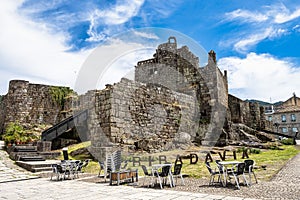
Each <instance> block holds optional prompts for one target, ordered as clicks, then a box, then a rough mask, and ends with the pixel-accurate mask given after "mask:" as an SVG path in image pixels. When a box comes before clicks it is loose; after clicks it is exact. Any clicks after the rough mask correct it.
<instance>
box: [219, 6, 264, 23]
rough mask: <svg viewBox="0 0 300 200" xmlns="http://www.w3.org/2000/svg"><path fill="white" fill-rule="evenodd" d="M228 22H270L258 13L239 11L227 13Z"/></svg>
mask: <svg viewBox="0 0 300 200" xmlns="http://www.w3.org/2000/svg"><path fill="white" fill-rule="evenodd" d="M225 16H226V19H227V20H230V21H232V20H234V19H242V20H243V21H246V22H263V21H266V20H268V16H267V15H265V14H261V13H258V12H251V11H248V10H241V9H237V10H234V11H232V12H229V13H225Z"/></svg>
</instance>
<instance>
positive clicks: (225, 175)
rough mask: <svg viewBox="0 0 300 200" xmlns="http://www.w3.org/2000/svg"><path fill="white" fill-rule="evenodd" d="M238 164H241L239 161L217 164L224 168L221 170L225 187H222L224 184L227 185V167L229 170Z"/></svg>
mask: <svg viewBox="0 0 300 200" xmlns="http://www.w3.org/2000/svg"><path fill="white" fill-rule="evenodd" d="M239 163H243V162H241V161H237V160H234V161H221V162H219V164H220V165H222V166H224V168H225V170H223V171H224V172H223V176H224V181H225V185H224V187H226V183H227V177H228V167H230V169H231V168H232V167H233V166H234V165H237V164H239Z"/></svg>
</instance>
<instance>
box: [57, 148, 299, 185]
mask: <svg viewBox="0 0 300 200" xmlns="http://www.w3.org/2000/svg"><path fill="white" fill-rule="evenodd" d="M89 145H90V142H84V143H80V144H76V145H72V146H69V147H68V152H69V158H70V159H76V160H84V159H90V157H87V155H78V156H75V157H72V156H70V153H71V152H72V151H74V150H76V149H79V148H83V147H88V146H89ZM280 148H282V149H283V150H265V149H264V150H260V153H258V154H255V153H251V154H249V159H253V160H254V161H255V163H256V167H257V168H256V169H255V172H256V175H257V178H258V179H259V180H261V181H262V180H263V181H268V180H270V178H272V177H273V176H274V175H275V174H276V173H277V172H278V171H279V170H280V169H281V168H282V167H283V166H284V165H285V163H286V162H287V161H288V160H289V159H291V158H292V157H294V156H295V155H297V154H298V153H299V152H300V150H299V149H296V148H295V146H293V145H283V146H280ZM201 150H203V149H202V148H201V147H200V148H193V149H189V150H186V151H184V150H182V151H181V150H174V151H169V152H163V153H156V154H147V153H143V154H141V153H139V154H138V153H137V154H135V155H123V159H128V160H129V161H132V156H139V157H141V164H144V165H146V166H148V165H149V161H148V159H149V156H152V158H153V161H152V164H156V163H158V162H159V161H158V156H159V155H165V156H166V157H167V161H168V162H172V163H174V161H175V159H176V155H183V156H186V155H189V154H190V153H196V154H197V155H198V157H199V160H198V162H197V163H196V164H190V161H189V159H183V160H182V161H183V168H182V173H183V174H187V175H188V176H189V177H193V178H204V177H209V173H208V170H207V169H206V167H205V164H204V154H200V153H199V152H200V151H201ZM228 154H230V153H228ZM62 158H63V156H62V155H61V156H60V157H59V158H58V159H62ZM228 158H231V159H226V160H232V157H228ZM213 159H214V160H216V159H219V160H220V158H219V157H218V154H213ZM237 160H239V161H243V159H242V153H237ZM261 166H266V168H265V169H263V168H262V167H261ZM127 167H128V168H133V169H136V168H138V169H139V175H143V172H142V169H141V167H138V166H133V164H132V162H129V164H128V166H127ZM212 167H216V165H215V164H214V163H212ZM99 168H100V167H99V164H98V162H97V161H91V162H90V164H89V165H88V166H87V167H86V169H84V171H85V172H88V173H93V174H98V172H99Z"/></svg>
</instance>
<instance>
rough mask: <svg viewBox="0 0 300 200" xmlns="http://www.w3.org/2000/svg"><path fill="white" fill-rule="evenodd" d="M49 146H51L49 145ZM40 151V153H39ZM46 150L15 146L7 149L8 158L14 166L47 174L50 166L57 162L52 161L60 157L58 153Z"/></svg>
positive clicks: (31, 146)
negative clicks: (14, 162)
mask: <svg viewBox="0 0 300 200" xmlns="http://www.w3.org/2000/svg"><path fill="white" fill-rule="evenodd" d="M50 146H51V145H50ZM39 149H40V151H39ZM44 150H46V149H44V148H40V147H39V146H33V145H22V146H21V145H17V146H13V147H10V148H9V149H8V153H9V157H10V158H11V159H12V160H15V161H16V164H17V165H19V166H20V167H23V168H24V169H26V170H28V171H31V172H43V173H47V172H50V171H51V170H52V168H51V165H52V164H55V163H57V162H59V161H57V160H52V159H54V158H56V157H58V156H60V154H61V152H59V151H49V149H48V151H44Z"/></svg>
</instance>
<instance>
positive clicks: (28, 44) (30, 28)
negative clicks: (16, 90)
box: [0, 1, 89, 94]
mask: <svg viewBox="0 0 300 200" xmlns="http://www.w3.org/2000/svg"><path fill="white" fill-rule="evenodd" d="M21 3H22V1H1V3H0V19H1V20H0V26H1V27H2V30H1V32H0V45H1V48H0V57H1V63H0V69H1V71H4V72H6V73H7V74H11V76H9V77H6V78H4V79H1V88H0V93H2V94H3V93H5V92H6V91H7V88H6V84H4V82H8V81H9V79H10V78H14V77H16V78H18V79H25V80H28V81H32V82H36V81H42V82H43V83H49V84H55V85H67V86H71V87H72V86H73V84H74V81H75V78H76V72H77V71H78V70H79V68H80V65H81V64H82V63H83V61H84V59H85V58H86V56H87V54H88V53H89V52H87V51H86V52H78V53H68V52H66V50H67V49H68V47H66V46H64V41H65V39H66V37H67V36H66V35H63V34H60V33H57V34H53V33H52V34H50V33H49V32H47V29H46V28H45V24H41V23H34V22H32V21H30V20H28V19H26V18H25V17H23V16H20V15H19V14H18V12H17V8H18V6H19V5H20V4H21Z"/></svg>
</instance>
